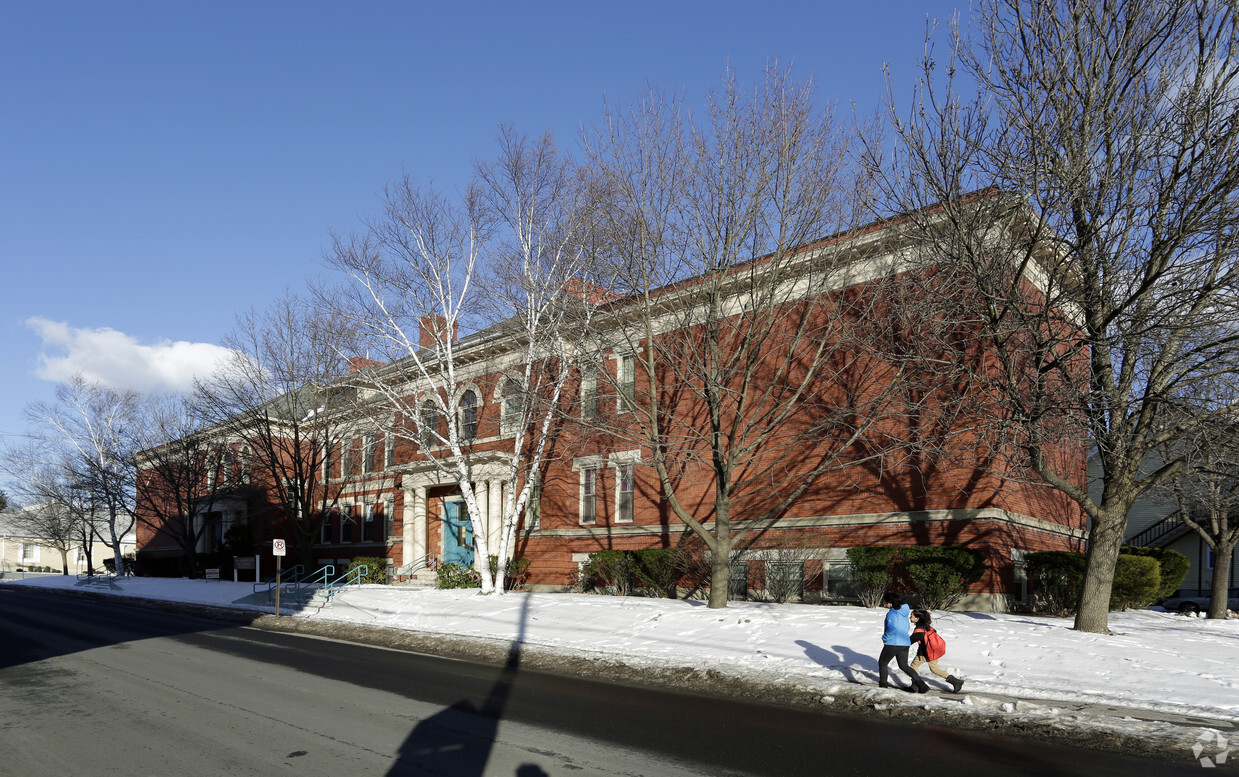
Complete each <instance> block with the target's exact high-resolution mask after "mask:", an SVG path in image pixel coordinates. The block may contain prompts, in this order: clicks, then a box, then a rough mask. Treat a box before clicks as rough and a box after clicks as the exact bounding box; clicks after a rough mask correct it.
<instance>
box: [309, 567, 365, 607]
mask: <svg viewBox="0 0 1239 777" xmlns="http://www.w3.org/2000/svg"><path fill="white" fill-rule="evenodd" d="M369 574H370V567H368V566H366V565H365V564H360V565H358V566H355V567H353V568H352V569H350V570H349V571H347V572H345V573H344V574H342V575H340V576H339V577H337V578H336V579H335V580H332V581H331V582H330V583H327V584H326V585H324V586H323V587H322V588H319V589H318V593H320V594H325V595H326V597H327V603H328V604H331V602H332V600H333V599H334V598H335V596H336V594H337V593H339V592H340V590H341V589H343V588H344V587H346V586H348V585H349V584H350V583H356V584H357V587H358V588H360V587H361V581H362V578H364V577H366V576H367V575H369Z"/></svg>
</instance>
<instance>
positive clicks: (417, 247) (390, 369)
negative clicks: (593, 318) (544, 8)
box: [324, 127, 591, 593]
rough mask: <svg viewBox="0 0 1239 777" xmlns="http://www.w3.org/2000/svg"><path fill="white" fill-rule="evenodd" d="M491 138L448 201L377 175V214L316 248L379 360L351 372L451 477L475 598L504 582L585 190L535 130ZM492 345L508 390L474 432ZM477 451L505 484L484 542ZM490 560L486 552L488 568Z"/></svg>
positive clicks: (555, 390)
mask: <svg viewBox="0 0 1239 777" xmlns="http://www.w3.org/2000/svg"><path fill="white" fill-rule="evenodd" d="M499 146H500V150H499V154H498V157H497V159H496V160H495V161H494V162H492V163H488V164H479V165H478V166H477V169H476V176H475V179H474V181H473V183H472V184H471V185H470V186H469V187H468V189H467V190H466V191H465V192H464V193H463V194H462V195H461V197H460V198H459V200H456V199H455V198H451V197H448V196H446V195H444V194H442V193H440V192H437V191H435V190H434V189H432V188H429V187H421V186H418V185H416V184H415V183H414V182H413V181H412V180H411V179H410V178H408V177H407V176H406V177H405V178H404V179H402V180H401V181H399V182H398V183H396V184H393V185H392V186H389V187H388V189H387V191H386V194H385V198H384V204H385V210H384V214H383V216H382V217H380V218H377V219H374V220H372V221H371V222H370V223H369V224H368V227H367V229H366V230H365V231H364V232H363V233H362V234H360V235H355V236H352V237H349V238H347V239H346V238H342V237H337V239H336V240H335V243H334V246H333V249H332V251H331V252H330V254H329V256H328V261H329V263H330V264H332V265H333V266H334V267H335V268H337V269H338V270H340V271H341V272H342V273H343V274H344V275H346V276H347V277H348V278H349V279H350V284H349V286H348V288H349V289H350V291H349V292H348V294H347V296H346V297H345V296H343V295H338V294H337V295H324V298H325V299H331V298H332V297H333V296H334V298H335V299H336V301H337V303H338V304H339V305H340V306H341V307H342V309H344V310H345V311H346V314H347V315H351V316H353V317H355V319H356V321H357V322H358V324H359V325H360V327H361V328H362V329H363V330H364V332H365V333H366V335H367V339H368V342H369V343H370V349H369V352H370V353H371V354H372V355H373V354H376V353H377V354H382V355H383V356H384V357H385V359H386V362H387V364H386V365H385V366H382V367H374V368H372V369H369V370H366V371H365V373H359V374H358V375H357V381H356V383H357V385H358V387H359V390H360V391H368V392H373V393H374V394H377V395H379V396H381V398H382V401H383V402H384V403H386V405H387V407H388V408H389V409H390V411H391V415H392V417H393V418H394V419H398V421H397V423H396V424H394V429H395V430H396V432H397V434H401V435H403V437H404V439H405V441H406V443H408V444H409V447H410V448H411V449H413V450H415V451H417V452H418V455H419V457H420V458H421V459H423V460H425V461H426V462H430V463H432V464H433V466H434V467H435V468H437V470H438V471H440V472H441V473H443V475H444V476H445V478H447V479H448V481H449V482H455V483H458V484H459V487H460V492H461V498H462V500H463V501H464V502H465V505H466V510H467V511H468V514H469V520H470V522H471V524H472V528H473V536H474V543H475V544H474V550H475V552H474V569H475V570H476V571H477V573H478V574H479V576H480V577H481V581H482V582H481V587H482V593H491V592H497V593H502V592H503V591H504V576H505V571H506V565H507V563H508V561H509V560H510V558H511V555H512V546H513V539H514V536H515V531H516V527H517V524H518V523H519V521H520V519H521V516H522V515H523V513H524V510H525V506H526V504H527V503H528V501H529V497H530V493H531V491H532V489H533V487H534V483H535V480H536V473H537V472H539V471H540V469H541V467H542V466H543V464H544V460H545V457H546V455H547V450H548V447H547V446H548V441H549V439H550V433H551V429H552V426H553V424H554V423H555V420H556V418H557V414H556V409H557V407H558V405H559V404H560V401H561V398H562V391H563V388H564V385H565V383H566V381H567V378H568V374H569V371H570V370H571V368H572V366H573V364H574V359H575V355H576V345H577V340H578V339H579V337H580V335H581V333H582V332H583V331H584V330H585V325H584V322H583V321H582V316H588V315H589V312H590V309H591V306H590V305H589V304H586V302H585V301H583V300H582V299H581V295H580V293H579V292H580V289H582V288H584V286H583V285H581V284H583V283H584V282H585V281H586V280H587V279H585V278H583V277H582V276H583V274H584V269H585V266H586V259H587V256H588V254H587V248H588V242H589V238H590V231H589V227H590V224H589V221H588V214H589V208H588V204H589V199H588V197H589V190H588V187H587V186H585V185H583V183H582V181H581V180H580V178H579V176H578V175H577V172H576V170H575V167H574V166H573V164H572V162H571V160H570V159H568V158H567V157H565V156H564V155H563V154H562V153H561V152H559V151H558V150H557V149H556V148H555V146H554V143H553V140H552V138H551V137H550V136H549V135H543V136H542V137H540V138H537V139H531V138H528V137H525V136H523V135H521V134H519V133H517V132H516V131H515V130H513V129H512V128H511V127H503V128H502V129H501V130H500V133H499ZM574 291H575V292H577V293H575V294H574V293H573V292H574ZM461 330H464V331H465V332H466V333H467V334H466V336H464V337H463V338H459V339H458V337H457V334H458V332H459V331H461ZM495 342H498V343H502V348H503V351H504V353H505V354H507V355H508V358H505V359H504V360H503V365H502V368H503V372H504V373H505V374H504V375H503V376H501V377H500V378H499V380H498V381H497V384H496V385H495V386H494V387H493V388H495V389H499V390H501V391H502V389H503V386H502V384H504V383H505V382H507V381H515V383H513V384H512V385H516V384H519V388H518V389H515V390H511V391H510V392H509V393H507V394H505V395H504V397H503V402H502V410H501V414H502V416H503V418H501V419H499V424H498V426H499V433H498V435H497V437H498V439H497V440H489V441H486V442H483V441H481V440H479V439H478V434H477V430H478V425H479V423H486V420H485V419H480V418H479V415H478V414H479V413H480V412H481V411H482V408H483V406H484V404H483V396H480V395H479V394H478V392H479V390H480V389H481V386H479V385H478V382H477V381H478V380H479V379H482V378H486V377H487V376H489V375H490V373H491V372H493V370H494V369H495V364H494V363H491V362H487V361H486V357H487V356H489V355H490V354H491V352H490V350H489V348H488V344H491V343H495ZM516 354H519V355H516ZM509 372H515V375H509V374H507V373H509ZM491 426H492V427H494V426H495V424H493V423H492V425H491ZM484 453H485V454H487V456H486V457H487V458H488V459H489V458H490V456H491V455H496V454H497V455H498V457H499V459H500V461H501V462H502V467H503V469H504V478H505V479H506V481H507V482H508V483H510V484H511V485H512V487H511V488H509V489H508V492H507V494H506V495H505V498H504V500H503V504H502V508H501V515H499V516H497V519H498V521H499V531H498V538H499V542H498V547H491V541H490V537H489V536H488V528H489V527H488V526H487V525H486V524H485V523H484V521H483V517H484V516H485V515H486V511H485V510H484V509H483V506H482V504H481V500H482V499H483V497H482V496H481V495H479V494H478V493H477V492H476V489H475V488H474V483H475V482H476V478H475V471H476V468H477V467H478V465H479V463H480V462H481V461H482V459H483V456H484ZM490 556H496V557H497V559H498V564H497V568H496V569H495V570H493V571H492V570H491V568H490V563H489V557H490Z"/></svg>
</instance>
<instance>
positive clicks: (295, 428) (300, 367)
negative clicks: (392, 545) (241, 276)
mask: <svg viewBox="0 0 1239 777" xmlns="http://www.w3.org/2000/svg"><path fill="white" fill-rule="evenodd" d="M224 345H225V346H226V347H228V348H229V349H231V351H232V354H233V355H232V357H231V359H229V360H228V361H227V362H226V363H225V364H224V365H223V366H222V367H221V369H220V370H219V371H218V372H216V373H215V374H214V375H212V376H211V377H210V378H208V379H205V380H202V381H199V382H198V383H197V384H196V389H195V399H194V401H195V403H196V404H197V405H198V407H199V411H200V412H201V413H202V416H203V418H205V419H206V420H207V421H208V422H209V423H210V424H211V427H210V429H208V430H206V433H207V434H208V435H214V436H215V439H214V440H213V441H214V442H216V444H218V445H219V446H220V447H221V448H222V447H224V446H233V445H235V446H238V447H239V448H241V449H244V450H245V451H247V452H248V455H249V457H250V458H249V461H248V466H249V467H250V468H251V475H250V477H251V478H252V480H253V482H254V483H255V484H261V485H262V486H263V487H264V488H266V489H269V490H268V492H267V499H268V501H269V502H270V503H271V504H272V505H274V507H275V513H276V515H275V520H276V522H277V524H278V525H279V526H280V527H281V528H282V529H283V531H284V533H285V536H286V539H288V540H289V541H290V542H291V543H292V544H293V546H294V547H295V548H296V549H297V552H298V555H299V557H300V558H301V560H302V561H303V562H305V563H307V564H310V563H312V561H313V559H314V545H315V543H316V542H317V541H318V539H319V536H320V530H321V527H322V521H323V520H324V518H325V516H326V515H327V514H328V513H329V512H330V511H331V510H332V508H333V507H335V505H336V504H337V502H338V501H339V497H340V492H341V490H342V489H343V488H344V487H345V486H347V485H348V483H349V482H351V481H353V480H354V479H355V478H356V476H357V474H358V473H357V470H356V469H355V468H352V467H348V466H342V467H340V471H339V477H332V474H333V472H334V470H333V469H332V467H333V466H337V465H338V462H343V461H344V460H346V459H348V458H349V457H348V456H339V457H338V462H337V460H334V459H333V457H336V456H337V454H339V453H340V452H341V451H342V450H343V449H348V448H349V446H351V445H352V444H353V440H354V435H355V434H356V432H357V430H358V428H359V427H362V426H365V425H367V424H368V423H370V420H369V419H365V418H360V417H358V415H357V412H356V407H357V404H356V403H355V402H354V398H353V396H352V395H351V394H350V391H351V390H350V389H349V388H348V387H346V386H342V385H341V384H340V379H341V378H342V377H343V376H345V375H346V374H347V373H348V370H349V362H348V357H347V355H346V354H348V353H350V352H351V351H352V348H353V339H352V333H351V330H350V328H349V326H348V325H347V322H346V321H345V320H344V319H343V318H341V317H340V316H338V315H336V314H335V313H334V312H333V311H331V310H329V309H327V308H324V307H323V306H321V305H317V304H314V303H313V302H312V301H311V300H309V299H306V298H302V297H298V296H296V295H293V294H285V296H284V297H282V298H281V299H279V300H277V301H276V302H274V303H273V304H272V305H271V306H270V307H269V308H268V309H267V310H265V311H262V312H258V311H250V312H249V313H246V314H244V315H241V316H239V317H238V318H237V325H236V329H235V330H234V331H233V332H232V333H231V334H230V335H229V336H228V337H227V338H225V340H224ZM195 444H197V443H195Z"/></svg>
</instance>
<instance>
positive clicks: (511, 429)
mask: <svg viewBox="0 0 1239 777" xmlns="http://www.w3.org/2000/svg"><path fill="white" fill-rule="evenodd" d="M502 400H503V415H502V416H501V420H502V423H503V433H504V434H505V435H512V434H516V431H517V426H519V425H520V422H521V415H522V413H523V411H524V409H525V387H524V386H522V385H521V382H520V381H519V380H516V379H515V378H508V379H507V380H505V381H504V382H503V396H502Z"/></svg>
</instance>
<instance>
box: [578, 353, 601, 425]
mask: <svg viewBox="0 0 1239 777" xmlns="http://www.w3.org/2000/svg"><path fill="white" fill-rule="evenodd" d="M597 417H598V364H597V363H596V362H593V361H587V362H585V363H583V364H582V365H581V418H584V419H585V420H587V421H588V420H590V419H593V418H597Z"/></svg>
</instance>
